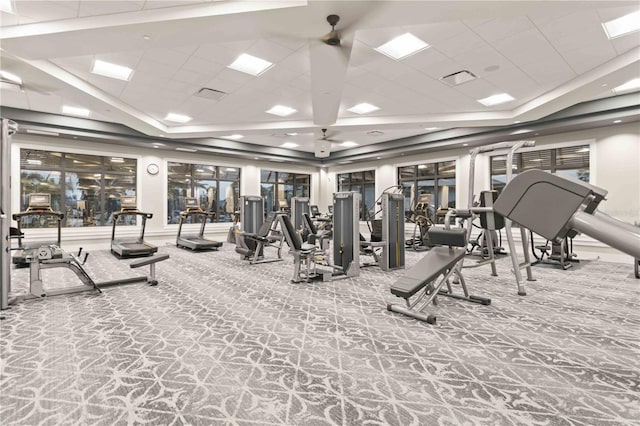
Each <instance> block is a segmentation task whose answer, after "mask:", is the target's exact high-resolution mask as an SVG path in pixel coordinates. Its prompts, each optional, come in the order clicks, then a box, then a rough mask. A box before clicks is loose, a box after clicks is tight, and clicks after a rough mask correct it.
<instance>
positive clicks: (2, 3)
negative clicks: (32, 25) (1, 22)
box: [0, 0, 16, 14]
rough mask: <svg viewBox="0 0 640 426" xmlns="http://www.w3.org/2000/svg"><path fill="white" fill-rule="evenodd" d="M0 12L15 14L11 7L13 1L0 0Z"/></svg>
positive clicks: (12, 6) (13, 8)
mask: <svg viewBox="0 0 640 426" xmlns="http://www.w3.org/2000/svg"><path fill="white" fill-rule="evenodd" d="M0 10H1V11H3V12H7V13H11V14H15V13H16V12H15V10H16V9H15V7H14V5H13V0H0Z"/></svg>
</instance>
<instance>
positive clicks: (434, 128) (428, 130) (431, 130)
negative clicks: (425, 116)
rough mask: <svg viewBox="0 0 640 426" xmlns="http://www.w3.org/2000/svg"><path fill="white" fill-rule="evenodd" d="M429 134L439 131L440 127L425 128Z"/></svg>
mask: <svg viewBox="0 0 640 426" xmlns="http://www.w3.org/2000/svg"><path fill="white" fill-rule="evenodd" d="M424 129H425V130H426V131H427V132H433V131H434V130H438V129H439V127H425V128H424Z"/></svg>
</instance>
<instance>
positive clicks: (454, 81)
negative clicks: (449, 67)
mask: <svg viewBox="0 0 640 426" xmlns="http://www.w3.org/2000/svg"><path fill="white" fill-rule="evenodd" d="M476 78H478V77H477V76H476V75H475V74H474V73H472V72H470V71H467V70H462V71H458V72H454V73H453V74H449V75H445V76H444V77H440V80H442V82H443V83H444V84H446V85H447V86H451V87H453V86H457V85H459V84H462V83H466V82H468V81H473V80H475V79H476Z"/></svg>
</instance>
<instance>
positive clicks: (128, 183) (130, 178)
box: [20, 149, 137, 227]
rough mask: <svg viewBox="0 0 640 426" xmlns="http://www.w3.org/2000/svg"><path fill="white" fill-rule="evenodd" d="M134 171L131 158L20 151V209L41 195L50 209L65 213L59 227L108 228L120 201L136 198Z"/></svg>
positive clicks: (23, 208)
mask: <svg viewBox="0 0 640 426" xmlns="http://www.w3.org/2000/svg"><path fill="white" fill-rule="evenodd" d="M136 170H137V160H136V159H134V158H124V157H103V156H98V155H85V154H73V153H63V152H50V151H41V150H34V149H21V150H20V194H21V209H22V211H24V210H26V208H27V203H28V199H29V197H28V195H29V194H31V193H34V192H44V193H47V194H51V208H52V209H53V210H55V211H60V212H62V213H64V215H65V217H64V220H63V222H62V226H66V227H81V226H104V225H110V224H111V222H112V217H113V216H112V215H113V213H114V212H117V211H120V197H121V196H123V195H136ZM23 226H25V227H28V224H23Z"/></svg>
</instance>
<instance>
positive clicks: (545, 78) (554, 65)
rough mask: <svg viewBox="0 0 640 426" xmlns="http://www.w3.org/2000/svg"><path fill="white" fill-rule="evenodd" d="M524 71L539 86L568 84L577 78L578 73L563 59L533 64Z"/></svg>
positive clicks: (524, 68)
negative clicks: (551, 83) (556, 83)
mask: <svg viewBox="0 0 640 426" xmlns="http://www.w3.org/2000/svg"><path fill="white" fill-rule="evenodd" d="M522 70H523V71H524V72H525V73H527V75H529V77H531V78H532V79H534V80H535V81H536V82H537V83H538V84H547V83H550V82H566V81H568V80H570V79H572V78H574V77H576V73H575V72H574V71H573V70H572V69H571V68H570V67H569V66H568V65H567V64H566V62H565V61H564V60H562V59H557V60H548V61H536V62H531V63H529V64H527V66H526V67H523V68H522Z"/></svg>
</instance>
